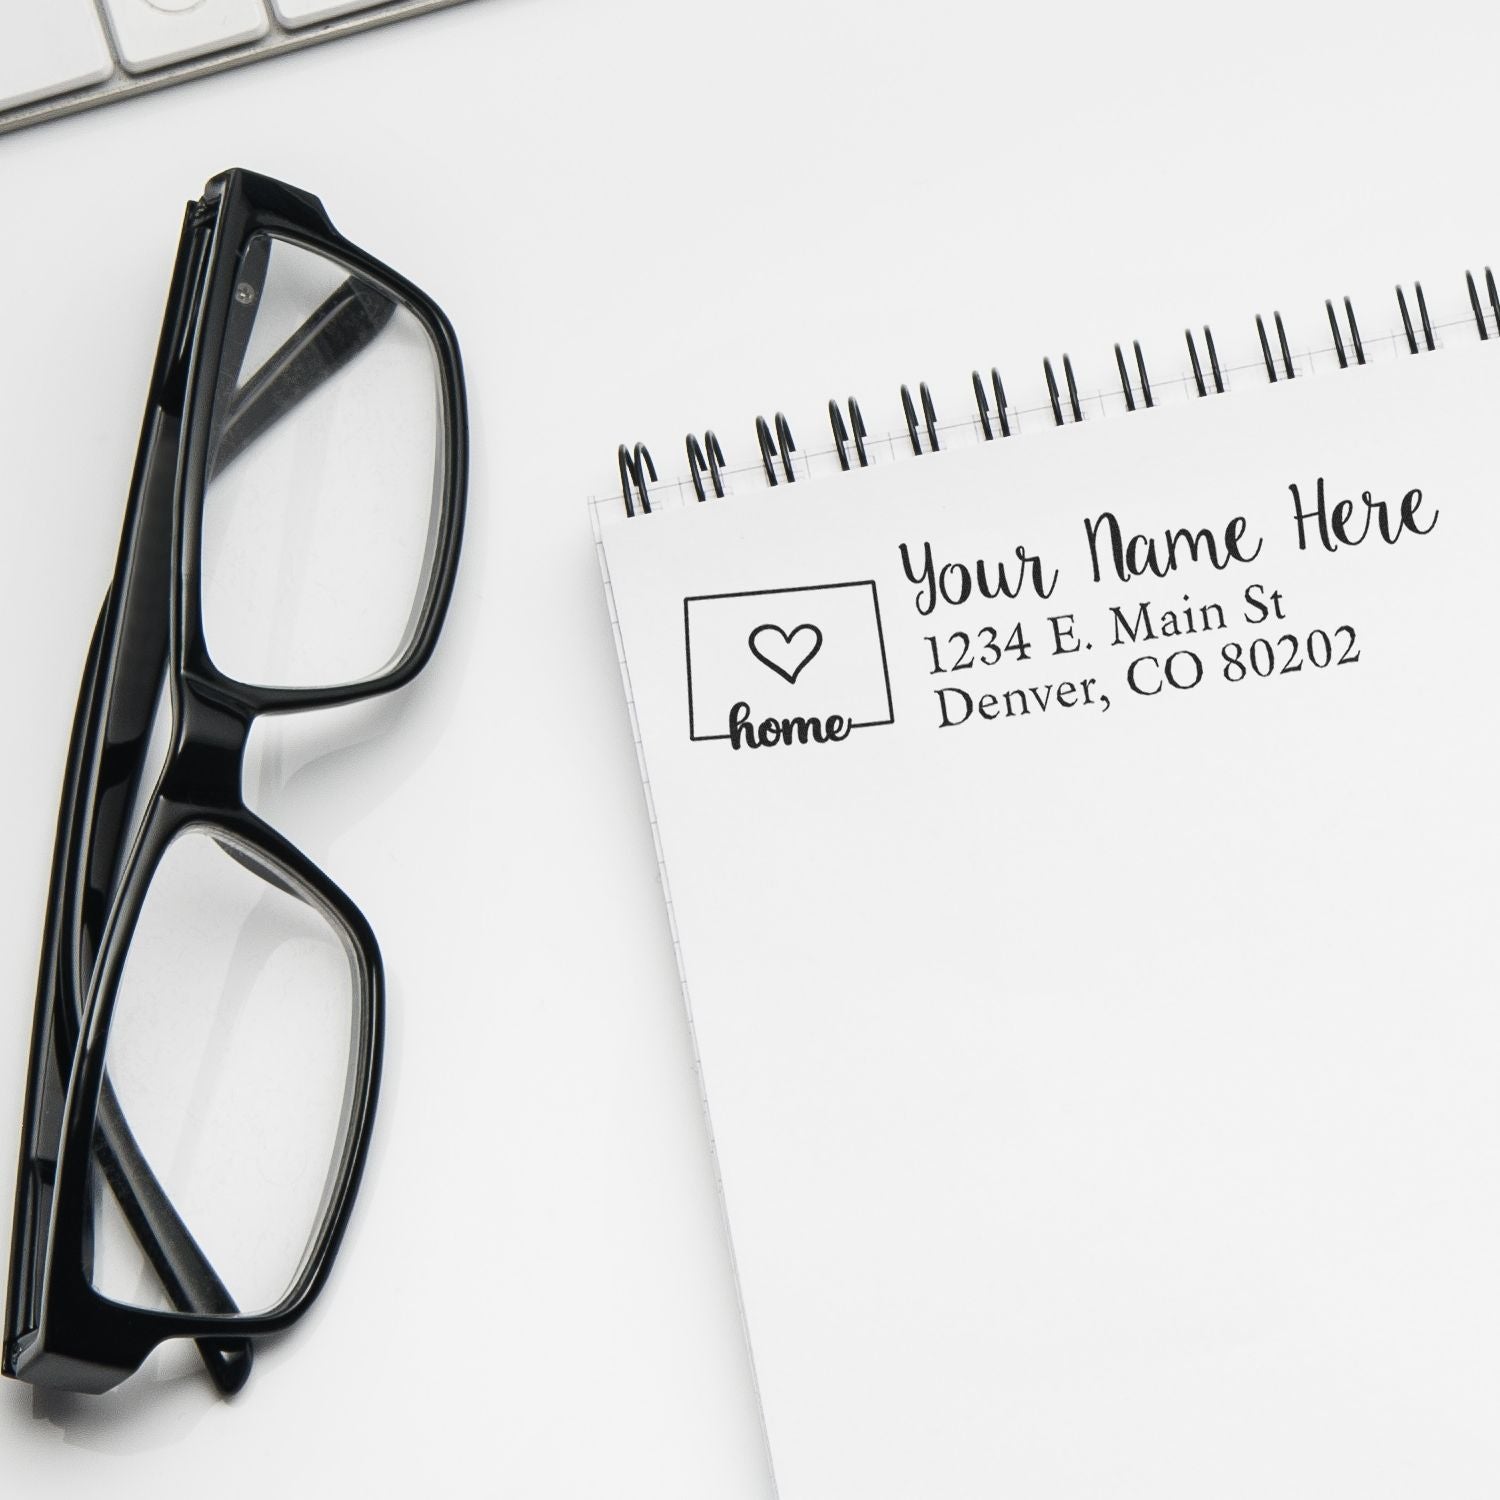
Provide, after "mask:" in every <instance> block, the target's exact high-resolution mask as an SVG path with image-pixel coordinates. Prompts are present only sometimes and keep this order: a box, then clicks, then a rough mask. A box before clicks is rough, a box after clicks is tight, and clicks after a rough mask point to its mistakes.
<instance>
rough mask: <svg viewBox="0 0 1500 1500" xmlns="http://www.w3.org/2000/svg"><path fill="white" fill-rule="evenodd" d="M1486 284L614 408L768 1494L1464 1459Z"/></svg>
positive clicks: (1474, 1462)
mask: <svg viewBox="0 0 1500 1500" xmlns="http://www.w3.org/2000/svg"><path fill="white" fill-rule="evenodd" d="M1453 290H1454V292H1455V295H1454V296H1453V297H1452V307H1451V308H1448V307H1447V306H1446V305H1445V299H1444V298H1443V297H1442V296H1440V295H1434V296H1433V298H1432V299H1431V306H1429V299H1428V297H1427V295H1426V294H1424V293H1423V292H1422V291H1421V289H1420V288H1418V287H1414V288H1412V290H1411V292H1410V293H1409V294H1408V292H1407V291H1406V290H1405V289H1403V290H1402V291H1400V292H1399V293H1398V295H1397V298H1396V299H1395V304H1394V306H1393V308H1392V315H1391V318H1390V319H1389V322H1390V324H1391V331H1389V332H1388V331H1386V330H1385V329H1384V328H1383V327H1382V328H1381V329H1380V331H1379V334H1378V336H1377V335H1376V334H1374V333H1372V331H1371V329H1370V328H1364V329H1362V328H1361V327H1360V324H1359V322H1357V321H1356V317H1355V310H1354V309H1353V307H1352V306H1350V305H1349V304H1348V303H1347V302H1341V303H1340V304H1338V305H1335V304H1333V303H1331V302H1330V303H1329V304H1327V305H1326V306H1325V310H1324V311H1325V317H1326V322H1324V321H1323V320H1321V319H1320V320H1319V323H1318V325H1317V326H1318V329H1319V334H1318V337H1316V338H1314V339H1312V340H1311V341H1310V342H1311V344H1312V346H1313V347H1311V348H1309V347H1307V343H1308V342H1309V341H1308V340H1307V339H1306V338H1305V337H1303V336H1299V333H1298V330H1297V328H1296V327H1295V326H1294V325H1293V323H1292V322H1291V321H1290V320H1283V319H1282V318H1281V317H1279V316H1276V315H1273V316H1271V317H1270V318H1268V319H1257V320H1255V343H1254V344H1253V345H1250V348H1251V349H1252V350H1253V349H1255V348H1257V347H1258V351H1259V356H1260V357H1259V358H1253V357H1252V359H1251V360H1249V361H1240V362H1234V361H1230V360H1226V359H1225V358H1223V350H1224V347H1225V345H1226V344H1227V343H1230V342H1232V341H1228V340H1220V341H1217V342H1216V341H1215V339H1214V337H1213V335H1212V334H1211V333H1210V332H1209V330H1207V329H1201V330H1198V331H1196V332H1195V333H1193V334H1191V335H1190V336H1189V337H1188V338H1187V339H1186V340H1185V341H1184V345H1183V346H1182V349H1181V355H1180V357H1176V356H1174V357H1173V358H1172V359H1171V361H1170V362H1169V361H1168V359H1167V358H1165V357H1158V356H1156V355H1154V354H1152V353H1150V352H1148V351H1146V350H1143V349H1142V348H1141V347H1140V346H1138V345H1124V346H1121V347H1119V348H1117V349H1115V350H1114V351H1113V358H1112V359H1109V360H1107V361H1101V362H1100V364H1099V366H1098V368H1099V369H1102V370H1104V371H1107V372H1108V378H1107V379H1104V380H1095V379H1093V378H1091V377H1089V376H1086V375H1085V373H1084V372H1085V362H1084V361H1082V360H1080V361H1078V362H1077V363H1076V364H1075V362H1074V361H1073V360H1072V359H1070V358H1066V357H1064V358H1060V359H1059V360H1058V361H1057V362H1056V363H1055V364H1054V363H1053V362H1051V361H1049V362H1048V363H1047V364H1046V365H1045V366H1044V367H1043V369H1042V370H1041V371H1040V372H1039V374H1040V377H1041V378H1040V379H1039V380H1038V381H1037V382H1036V389H1035V392H1034V396H1033V397H1023V399H1022V400H1021V401H1019V402H1016V401H1014V399H1013V394H1014V393H1013V391H1012V390H1011V387H1012V382H1010V381H1009V380H1007V379H1004V378H1002V375H1001V374H1000V373H999V372H991V371H988V370H986V371H984V372H976V373H975V374H974V375H973V377H972V378H971V379H969V380H967V381H955V382H954V383H953V385H952V387H951V388H950V387H947V386H942V385H939V384H938V383H934V385H933V386H931V387H928V386H924V385H921V384H917V385H916V386H915V387H914V388H908V389H905V390H903V391H901V392H900V396H899V401H898V400H897V399H892V400H891V401H890V403H889V411H890V415H891V417H892V418H893V419H894V420H893V421H892V422H891V423H890V425H891V426H892V427H893V428H894V435H893V436H876V435H873V434H874V432H875V429H876V427H877V426H882V425H885V424H884V422H883V421H882V422H881V423H875V422H872V421H870V420H869V413H870V412H871V411H873V410H874V409H875V408H876V403H874V402H870V403H868V404H867V405H866V406H863V407H862V406H861V404H860V403H859V402H858V401H852V402H851V401H849V400H848V399H847V397H843V396H841V397H840V398H839V400H838V401H836V402H832V403H830V406H829V409H828V411H827V413H826V414H825V413H822V412H818V413H813V414H811V415H808V414H800V413H793V414H792V416H791V417H789V416H787V415H785V414H772V415H770V416H762V417H761V418H759V419H753V418H752V419H751V420H748V421H746V422H745V423H743V424H742V425H741V426H739V427H736V428H735V429H729V428H725V429H721V431H722V432H724V433H730V432H734V433H737V434H738V436H737V437H736V438H735V439H734V440H733V441H727V440H725V439H724V438H723V437H721V436H718V435H716V434H715V433H712V432H704V433H700V434H697V435H695V436H694V437H692V438H689V439H688V440H687V441H686V443H685V449H686V453H685V459H686V462H685V463H684V464H683V466H682V472H681V476H680V477H679V478H673V477H671V476H670V475H669V474H668V473H667V466H666V465H665V464H658V463H657V462H656V461H655V459H654V458H653V456H652V454H651V452H650V450H649V447H630V448H625V449H622V450H621V453H620V455H619V459H620V478H621V490H620V491H617V492H615V493H614V494H612V495H610V496H608V497H606V498H604V499H602V500H600V501H598V502H596V503H595V505H594V515H595V521H596V531H597V536H598V540H599V549H600V557H601V562H602V564H603V567H604V573H605V580H606V588H607V593H608V597H609V599H610V602H611V609H612V616H613V620H614V623H615V627H616V631H617V638H618V643H619V648H620V659H621V666H622V672H623V675H624V679H625V684H626V690H627V694H628V696H629V699H630V703H631V710H632V714H633V718H634V723H635V726H636V731H637V743H638V750H639V753H640V757H641V765H642V772H643V777H644V781H645V786H646V795H647V801H648V805H649V809H650V814H651V817H652V819H653V823H654V827H655V831H656V835H657V842H658V850H659V854H660V858H661V875H662V883H663V887H664V890H665V891H666V894H667V900H668V910H669V913H670V917H671V922H672V927H673V932H674V935H675V938H676V942H677V951H678V957H679V963H680V967H681V973H682V981H683V991H684V995H685V997H686V1000H687V1005H688V1013H689V1019H690V1023H691V1026H692V1031H693V1037H694V1043H695V1047H696V1049H697V1054H698V1058H699V1064H700V1069H701V1075H702V1082H703V1087H704V1094H705V1101H706V1109H707V1115H708V1119H709V1128H710V1131H711V1133H712V1138H713V1144H714V1149H715V1152H716V1158H717V1162H718V1166H719V1171H720V1176H721V1182H722V1188H723V1199H724V1207H725V1215H726V1222H727V1226H728V1233H729V1236H730V1241H731V1244H732V1247H733V1252H734V1257H735V1265H736V1274H737V1276H738V1278H739V1287H740V1295H741V1301H742V1306H743V1310H744V1316H745V1325H746V1330H747V1335H748V1339H749V1344H750V1350H751V1355H752V1359H753V1362H754V1367H755V1372H756V1378H757V1383H758V1389H759V1393H760V1399H761V1403H762V1411H763V1415H764V1420H765V1428H766V1434H767V1440H768V1444H769V1448H770V1453H771V1459H772V1464H773V1468H774V1471H775V1475H776V1481H777V1485H778V1490H779V1493H780V1495H781V1496H782V1500H826V1497H830V1496H859V1497H860V1500H886V1497H889V1500H894V1497H903V1500H905V1497H910V1496H972V1495H986V1496H988V1495H1000V1494H1012V1495H1024V1496H1027V1497H1028V1500H1037V1497H1051V1496H1056V1497H1068V1500H1076V1497H1077V1496H1080V1495H1127V1494H1128V1495H1135V1494H1139V1495H1151V1496H1152V1497H1154V1500H1156V1497H1164V1496H1195V1497H1196V1496H1201V1495H1204V1494H1215V1495H1217V1494H1235V1495H1241V1494H1242V1495H1266V1494H1286V1493H1296V1494H1359V1495H1361V1496H1362V1497H1369V1496H1384V1495H1389V1496H1398V1495H1406V1494H1409V1493H1410V1490H1411V1487H1412V1479H1413V1476H1415V1475H1420V1476H1421V1484H1422V1487H1423V1488H1425V1489H1431V1490H1433V1491H1434V1492H1436V1493H1442V1494H1445V1495H1478V1494H1481V1493H1483V1492H1484V1487H1485V1485H1486V1484H1487V1483H1488V1479H1489V1476H1491V1475H1492V1474H1493V1457H1494V1455H1493V1451H1492V1443H1491V1441H1490V1438H1489V1433H1490V1430H1491V1426H1492V1413H1493V1410H1494V1409H1495V1406H1496V1404H1497V1401H1500V1281H1497V1278H1496V1277H1495V1275H1494V1272H1493V1267H1494V1265H1495V1264H1496V1262H1497V1258H1500V1003H1497V1002H1500V982H1497V981H1500V956H1497V953H1496V950H1495V944H1494V942H1493V940H1492V938H1491V937H1490V933H1491V932H1492V930H1493V924H1494V920H1495V912H1496V910H1497V897H1500V876H1497V865H1496V858H1495V855H1494V852H1493V851H1494V849H1495V847H1496V838H1497V834H1500V791H1497V780H1496V778H1495V776H1494V774H1493V770H1492V759H1493V750H1492V747H1493V744H1494V742H1495V737H1496V730H1497V727H1500V725H1497V714H1496V711H1495V708H1494V706H1493V689H1492V686H1491V677H1492V668H1491V662H1492V659H1493V653H1492V650H1491V648H1490V645H1489V641H1490V636H1491V630H1492V626H1491V623H1490V622H1491V615H1492V612H1493V606H1492V602H1491V601H1492V597H1493V587H1492V584H1491V582H1490V574H1491V569H1492V565H1491V559H1492V557H1494V556H1495V555H1496V551H1497V548H1500V505H1497V504H1496V503H1495V499H1494V492H1493V491H1494V480H1493V455H1492V451H1491V450H1492V444H1491V441H1490V437H1489V433H1490V428H1491V423H1492V422H1493V413H1494V412H1495V411H1496V410H1497V409H1500V346H1497V344H1496V338H1497V335H1500V299H1497V297H1496V292H1495V284H1494V280H1493V278H1492V277H1489V276H1488V275H1485V276H1483V277H1481V278H1478V279H1476V278H1474V277H1470V278H1469V280H1468V283H1467V286H1466V287H1465V288H1463V289H1462V290H1461V291H1460V290H1459V289H1457V288H1455V289H1453ZM1461 298H1462V299H1463V300H1461ZM1450 312H1451V316H1450V315H1448V314H1449V313H1450ZM1369 321H1370V323H1371V324H1372V325H1373V324H1374V322H1375V320H1374V319H1370V320H1369ZM1308 326H1309V327H1311V326H1312V324H1311V322H1309V324H1308ZM1246 343H1248V340H1246ZM1014 387H1015V389H1017V390H1019V389H1022V388H1023V387H1024V382H1019V381H1018V382H1014ZM1008 392H1009V393H1010V394H1008ZM814 433H818V434H819V436H817V437H816V438H815V437H814V436H813V434H814ZM657 448H658V452H661V451H664V448H663V445H661V444H657ZM658 476H660V477H658Z"/></svg>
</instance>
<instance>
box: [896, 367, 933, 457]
mask: <svg viewBox="0 0 1500 1500" xmlns="http://www.w3.org/2000/svg"><path fill="white" fill-rule="evenodd" d="M918 390H919V391H920V393H921V397H922V420H923V422H925V423H926V425H927V441H928V442H929V443H930V444H931V447H929V448H928V450H927V451H928V452H929V453H936V452H937V451H938V435H937V410H936V408H935V407H934V406H933V404H932V392H931V391H929V390H928V389H927V382H926V381H925V380H924V381H923V382H922V384H921V385H920V386H919V387H918ZM901 410H902V412H903V413H904V414H905V416H906V433H907V436H908V437H909V438H910V439H911V451H912V452H913V453H915V454H916V455H917V457H918V458H920V457H921V456H922V440H921V438H920V437H919V436H918V434H917V408H916V403H915V402H913V401H912V399H911V388H910V387H909V386H904V385H903V386H902V387H901Z"/></svg>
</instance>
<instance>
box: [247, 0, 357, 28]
mask: <svg viewBox="0 0 1500 1500" xmlns="http://www.w3.org/2000/svg"><path fill="white" fill-rule="evenodd" d="M383 3H384V0H271V6H272V9H274V10H275V12H276V19H277V20H278V21H280V22H281V24H282V25H283V26H311V25H312V23H313V22H314V21H328V20H331V19H332V18H333V17H334V16H347V15H348V14H349V13H350V12H351V11H356V10H373V9H374V8H375V7H376V6H377V5H381V4H383Z"/></svg>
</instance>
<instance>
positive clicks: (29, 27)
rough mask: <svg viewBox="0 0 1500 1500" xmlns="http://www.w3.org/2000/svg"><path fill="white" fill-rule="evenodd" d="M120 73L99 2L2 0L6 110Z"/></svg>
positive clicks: (0, 87) (0, 82)
mask: <svg viewBox="0 0 1500 1500" xmlns="http://www.w3.org/2000/svg"><path fill="white" fill-rule="evenodd" d="M114 70H115V60H114V58H112V57H111V56H110V55H109V44H108V43H107V42H106V41H105V40H104V30H103V28H102V27H101V26H100V25H99V14H98V12H97V11H96V10H95V9H94V0H0V109H11V108H13V107H14V106H16V105H18V104H30V103H31V102H32V101H33V100H36V99H50V98H51V97H52V96H53V95H54V94H65V93H67V92H68V90H69V89H81V88H83V87H84V85H85V84H90V83H98V82H100V80H101V79H105V78H108V77H109V75H110V74H111V73H113V72H114Z"/></svg>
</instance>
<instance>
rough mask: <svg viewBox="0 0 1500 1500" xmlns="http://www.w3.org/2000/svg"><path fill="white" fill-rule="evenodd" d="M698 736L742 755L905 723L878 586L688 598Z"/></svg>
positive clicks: (691, 713)
mask: <svg viewBox="0 0 1500 1500" xmlns="http://www.w3.org/2000/svg"><path fill="white" fill-rule="evenodd" d="M682 614H683V643H684V649H685V654H686V663H687V699H688V734H689V737H690V738H692V739H694V740H728V741H729V743H730V746H731V748H733V749H735V750H759V749H762V748H765V747H768V746H771V745H825V744H836V743H838V742H840V741H842V740H845V739H847V738H848V737H849V734H850V732H851V731H852V730H855V729H869V728H873V727H875V726H876V725H882V724H891V723H894V722H895V712H894V710H893V708H892V704H891V680H890V671H889V669H888V667H887V664H886V656H885V636H884V632H883V630H882V627H881V623H880V601H879V598H878V596H877V593H876V588H875V583H874V581H873V580H872V579H863V580H860V581H858V582H853V583H825V584H813V585H809V586H805V587H802V588H791V589H756V590H753V591H748V592H745V593H736V594H700V595H697V596H696V597H693V598H689V599H684V600H683V602H682Z"/></svg>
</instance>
